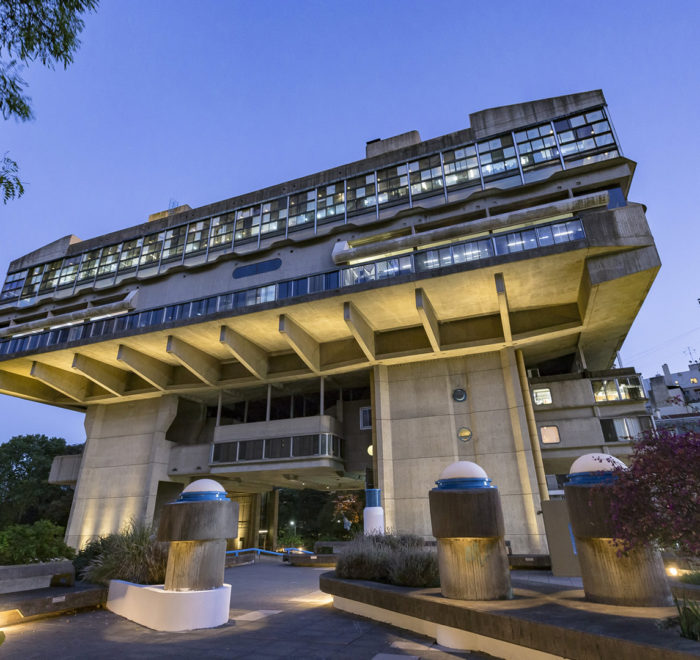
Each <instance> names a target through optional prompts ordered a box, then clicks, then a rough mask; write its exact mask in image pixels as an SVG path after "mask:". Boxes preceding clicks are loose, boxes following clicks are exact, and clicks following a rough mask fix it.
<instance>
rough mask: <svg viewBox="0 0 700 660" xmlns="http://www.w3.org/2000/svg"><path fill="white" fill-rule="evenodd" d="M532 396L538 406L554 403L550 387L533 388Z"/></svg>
mask: <svg viewBox="0 0 700 660" xmlns="http://www.w3.org/2000/svg"><path fill="white" fill-rule="evenodd" d="M532 397H533V398H534V400H535V405H536V406H545V405H547V404H548V403H552V391H551V390H550V389H549V388H548V387H543V388H541V389H538V390H532Z"/></svg>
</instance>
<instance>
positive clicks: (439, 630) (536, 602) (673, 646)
mask: <svg viewBox="0 0 700 660" xmlns="http://www.w3.org/2000/svg"><path fill="white" fill-rule="evenodd" d="M513 587H514V592H515V596H516V597H515V599H514V600H511V601H488V602H478V601H458V600H451V599H447V598H444V597H443V596H442V595H441V594H440V590H439V589H415V588H410V587H396V586H392V585H386V584H381V583H378V582H369V581H365V580H344V579H340V578H337V577H335V573H333V572H329V573H324V574H323V575H321V577H320V588H321V591H323V592H325V593H327V594H331V595H332V596H333V599H334V606H335V607H337V608H338V609H341V610H345V611H348V612H352V613H354V614H358V615H360V616H365V617H367V618H371V619H375V620H378V621H383V622H386V623H389V624H391V625H394V626H397V627H401V628H405V629H408V630H412V631H414V632H417V633H420V634H423V635H427V636H430V637H433V638H435V639H437V641H438V643H439V644H442V645H444V646H448V647H451V648H459V649H463V650H471V651H482V652H485V653H490V654H491V655H494V656H496V657H505V658H518V660H535V659H540V660H543V659H553V658H572V659H574V660H600V658H615V660H688V659H690V658H698V657H700V644H699V643H697V642H694V641H691V640H688V639H684V638H682V637H680V635H679V634H678V630H677V629H660V628H659V627H658V625H657V621H656V620H655V618H656V619H663V618H666V617H669V616H673V614H674V613H675V612H676V610H675V608H623V607H615V606H610V605H597V604H593V603H587V602H586V601H585V600H583V592H582V591H581V590H577V589H573V590H571V589H569V590H567V589H563V588H562V587H561V586H555V585H547V584H541V585H535V584H533V583H531V582H520V583H519V581H518V579H517V578H514V579H513Z"/></svg>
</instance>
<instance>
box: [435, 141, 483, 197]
mask: <svg viewBox="0 0 700 660" xmlns="http://www.w3.org/2000/svg"><path fill="white" fill-rule="evenodd" d="M443 160H444V161H445V183H446V185H447V187H448V188H464V187H465V186H475V185H477V186H481V180H480V178H479V163H478V161H477V159H476V147H475V146H474V145H473V144H471V145H468V146H466V147H461V148H460V149H455V150H454V151H446V152H445V153H444V154H443Z"/></svg>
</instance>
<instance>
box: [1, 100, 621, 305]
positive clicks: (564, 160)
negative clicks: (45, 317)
mask: <svg viewBox="0 0 700 660" xmlns="http://www.w3.org/2000/svg"><path fill="white" fill-rule="evenodd" d="M617 155H618V152H617V150H616V148H615V139H614V135H613V132H612V128H611V126H610V123H609V121H608V119H607V118H606V116H605V111H604V110H603V109H600V110H595V111H592V112H588V113H580V114H577V115H573V116H571V117H568V118H565V119H560V120H558V121H555V122H547V123H543V124H540V125H538V126H535V127H532V128H529V129H527V130H522V131H516V132H513V133H506V134H504V135H501V136H498V137H494V138H492V139H489V140H484V141H482V142H479V143H478V144H471V145H467V146H463V147H459V148H457V149H451V150H448V151H444V152H441V153H436V154H432V155H429V156H425V157H423V158H420V159H418V160H415V161H411V162H408V163H402V164H399V165H394V166H392V167H388V168H384V169H382V170H378V171H376V172H372V173H369V174H363V175H361V176H355V177H351V178H349V179H347V180H345V181H339V182H336V183H332V184H327V185H323V186H320V187H318V188H315V189H313V190H308V191H304V192H300V193H295V194H292V195H289V196H285V197H281V198H279V199H275V200H271V201H268V202H264V203H262V204H254V205H252V206H248V207H245V208H241V209H237V210H235V211H232V212H230V213H225V214H222V215H219V216H216V217H213V218H207V219H205V220H197V221H194V222H191V223H189V224H186V225H181V226H178V227H173V228H172V229H168V230H165V231H161V232H157V233H154V234H149V235H147V236H143V237H140V238H136V239H132V240H129V241H125V242H123V243H119V244H116V245H110V246H107V247H104V248H98V249H96V250H90V251H88V252H84V253H82V254H79V255H75V256H73V257H66V258H64V259H58V260H56V261H52V262H50V263H45V264H41V265H38V266H35V267H33V268H30V269H27V270H22V271H19V272H16V273H11V274H9V275H8V276H7V278H6V280H5V284H4V286H3V289H2V292H0V304H1V303H8V302H13V301H16V300H18V299H19V300H20V301H24V303H25V304H29V303H30V302H31V301H33V300H34V299H35V298H36V297H37V296H42V295H48V294H51V293H53V292H54V291H57V290H63V289H72V290H75V289H76V288H78V287H82V286H93V285H94V283H95V282H97V281H99V280H105V279H112V280H113V281H115V282H116V281H117V280H118V279H119V278H120V277H126V276H127V275H133V274H134V273H136V272H138V273H139V275H140V276H147V275H156V274H158V273H159V272H160V271H161V270H162V268H163V266H166V267H167V266H168V265H172V264H179V263H188V264H195V263H200V262H204V261H206V260H208V259H209V258H210V255H211V256H215V255H217V254H218V253H219V252H220V251H222V250H226V251H229V250H232V249H233V248H234V246H235V245H240V244H245V243H250V242H257V243H258V244H260V241H261V240H262V239H263V238H268V237H273V236H281V235H286V234H288V233H289V232H293V231H296V230H299V229H305V228H308V227H313V228H314V229H315V228H317V227H318V225H320V224H324V223H329V222H346V221H347V218H348V216H352V215H356V214H361V213H367V212H375V213H378V212H379V208H380V207H383V206H390V205H392V204H409V205H410V204H413V201H414V200H418V199H420V198H422V197H427V196H430V195H435V194H443V195H445V196H446V197H447V196H448V195H449V193H450V191H452V190H457V189H461V188H471V187H474V188H475V189H477V188H479V189H485V188H489V187H492V186H493V187H499V188H503V187H510V186H515V185H521V184H522V183H528V182H530V181H533V180H536V179H541V178H545V177H546V176H549V174H550V173H551V171H552V170H553V169H562V168H566V167H572V166H576V165H580V164H581V163H583V162H589V161H593V160H598V159H601V158H611V157H614V156H617Z"/></svg>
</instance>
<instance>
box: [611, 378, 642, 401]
mask: <svg viewBox="0 0 700 660" xmlns="http://www.w3.org/2000/svg"><path fill="white" fill-rule="evenodd" d="M617 383H618V385H619V387H620V397H621V398H622V399H625V400H639V399H643V398H644V391H643V390H642V384H641V383H640V382H639V378H637V377H636V376H628V377H626V378H618V379H617Z"/></svg>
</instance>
